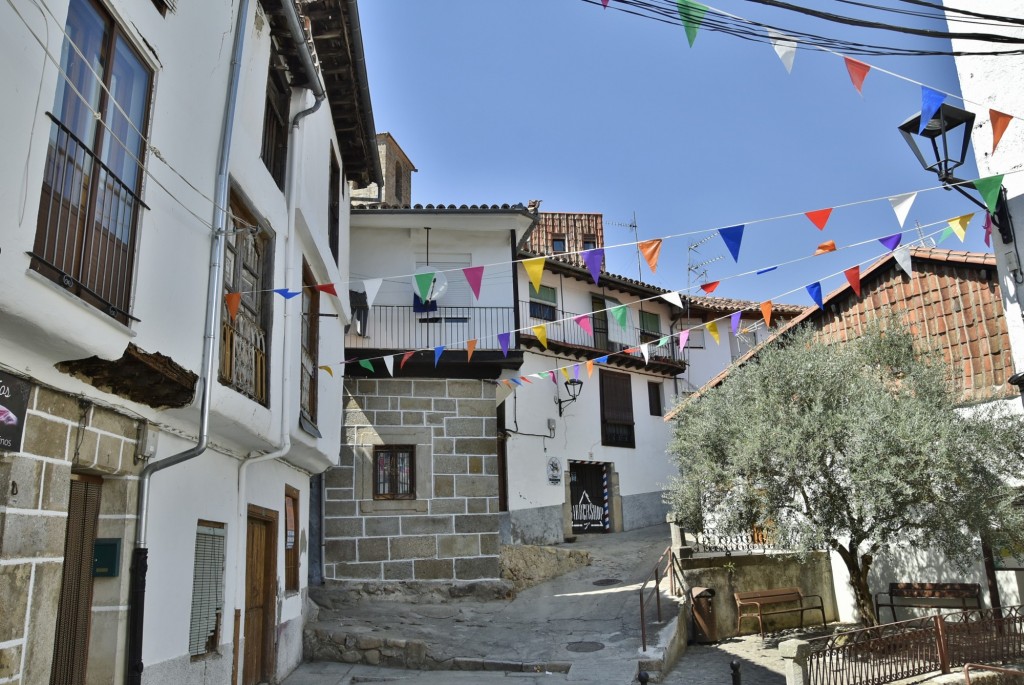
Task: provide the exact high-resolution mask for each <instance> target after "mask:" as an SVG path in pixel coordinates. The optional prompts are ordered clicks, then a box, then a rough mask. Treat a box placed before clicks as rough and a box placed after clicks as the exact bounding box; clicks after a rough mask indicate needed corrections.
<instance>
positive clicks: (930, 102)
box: [917, 86, 946, 134]
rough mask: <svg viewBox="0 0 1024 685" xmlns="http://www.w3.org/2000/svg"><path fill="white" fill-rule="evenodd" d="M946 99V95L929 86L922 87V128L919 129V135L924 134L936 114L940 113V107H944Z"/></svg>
mask: <svg viewBox="0 0 1024 685" xmlns="http://www.w3.org/2000/svg"><path fill="white" fill-rule="evenodd" d="M945 99H946V94H945V93H940V92H939V91H937V90H933V89H931V88H929V87H928V86H921V126H920V127H919V128H918V129H917V132H918V133H919V134H920V133H924V128H925V126H927V125H928V122H929V121H931V120H932V117H933V116H935V113H936V112H938V111H939V107H942V103H943V101H944V100H945Z"/></svg>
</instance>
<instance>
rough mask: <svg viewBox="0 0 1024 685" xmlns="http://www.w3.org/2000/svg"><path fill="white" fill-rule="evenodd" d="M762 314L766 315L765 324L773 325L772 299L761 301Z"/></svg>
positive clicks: (769, 326)
mask: <svg viewBox="0 0 1024 685" xmlns="http://www.w3.org/2000/svg"><path fill="white" fill-rule="evenodd" d="M761 316H763V317H764V325H765V326H767V327H768V328H771V327H772V301H771V300H765V301H764V302H762V303H761Z"/></svg>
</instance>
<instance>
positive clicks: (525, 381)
mask: <svg viewBox="0 0 1024 685" xmlns="http://www.w3.org/2000/svg"><path fill="white" fill-rule="evenodd" d="M519 380H521V381H522V382H523V383H529V384H530V385H533V381H531V380H530V379H529V378H527V377H526V376H520V377H519Z"/></svg>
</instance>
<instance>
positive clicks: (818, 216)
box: [805, 207, 832, 231]
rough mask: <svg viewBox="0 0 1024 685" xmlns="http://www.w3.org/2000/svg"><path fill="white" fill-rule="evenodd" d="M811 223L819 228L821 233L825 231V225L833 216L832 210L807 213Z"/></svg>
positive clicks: (817, 210)
mask: <svg viewBox="0 0 1024 685" xmlns="http://www.w3.org/2000/svg"><path fill="white" fill-rule="evenodd" d="M805 214H806V216H807V218H808V219H810V220H811V223H812V224H814V225H815V226H817V227H818V230H819V231H824V230H825V224H827V223H828V218H829V217H830V216H832V208H831V207H829V208H828V209H816V210H814V211H813V212H805Z"/></svg>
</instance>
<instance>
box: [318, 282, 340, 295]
mask: <svg viewBox="0 0 1024 685" xmlns="http://www.w3.org/2000/svg"><path fill="white" fill-rule="evenodd" d="M316 289H317V290H319V291H320V292H322V293H327V294H328V295H334V296H335V297H337V296H338V291H337V290H335V289H334V284H333V283H321V284H319V285H317V286H316Z"/></svg>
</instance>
